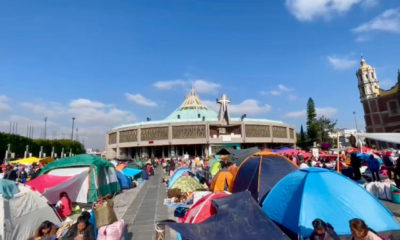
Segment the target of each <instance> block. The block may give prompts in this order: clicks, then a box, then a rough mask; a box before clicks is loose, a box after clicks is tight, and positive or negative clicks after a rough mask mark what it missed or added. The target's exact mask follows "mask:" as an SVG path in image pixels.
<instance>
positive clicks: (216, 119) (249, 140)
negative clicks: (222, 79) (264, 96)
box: [106, 89, 296, 159]
mask: <svg viewBox="0 0 400 240" xmlns="http://www.w3.org/2000/svg"><path fill="white" fill-rule="evenodd" d="M230 102H231V101H230V99H229V98H227V96H226V95H225V94H223V95H222V97H221V98H220V99H218V100H217V103H219V104H220V110H219V112H218V113H217V112H215V111H213V110H211V109H209V108H208V107H207V106H206V105H204V104H203V103H202V102H201V100H200V98H199V96H198V95H197V94H196V93H195V91H194V90H193V89H192V91H191V92H190V93H189V94H188V95H187V96H186V97H185V100H184V101H183V103H182V104H181V106H180V107H179V108H178V109H177V110H175V111H174V112H173V113H171V114H170V115H169V116H168V117H167V118H165V119H164V120H160V121H146V122H138V123H133V124H127V125H123V126H119V127H116V128H113V129H112V130H110V131H109V132H108V133H107V135H106V158H108V159H112V158H117V159H126V158H136V157H146V156H147V157H150V156H155V157H165V158H169V157H176V156H182V155H183V154H189V155H192V156H194V155H200V156H208V155H212V154H215V153H216V152H217V151H219V150H220V149H221V148H223V147H234V148H236V149H241V148H248V147H254V146H259V147H262V148H276V147H280V146H293V145H295V143H296V133H295V131H294V128H293V127H292V126H289V125H287V124H285V123H283V122H280V121H272V120H268V119H253V118H247V117H246V115H245V114H244V115H243V116H242V117H241V118H233V117H232V118H231V117H230V114H229V103H230Z"/></svg>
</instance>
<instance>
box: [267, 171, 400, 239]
mask: <svg viewBox="0 0 400 240" xmlns="http://www.w3.org/2000/svg"><path fill="white" fill-rule="evenodd" d="M262 206H263V207H262V208H263V211H264V212H265V213H266V214H267V215H268V217H269V218H271V219H272V220H274V221H276V222H277V223H279V224H281V225H282V226H284V227H285V228H287V229H288V230H290V231H291V232H293V233H294V234H297V235H298V236H299V237H300V238H306V237H309V236H310V234H311V233H312V231H313V227H312V221H313V220H314V219H316V218H320V219H322V220H324V221H325V222H328V223H330V224H331V225H332V226H334V228H335V231H336V233H337V234H338V235H349V234H350V229H349V220H351V219H353V218H360V219H363V220H364V221H365V222H366V223H367V225H368V226H369V227H370V228H372V229H373V230H375V231H377V232H382V231H393V230H400V227H399V225H398V223H397V222H396V221H395V219H394V217H393V215H392V213H391V212H390V211H389V210H388V209H387V208H386V207H385V206H383V205H382V204H381V202H379V200H377V199H376V198H375V197H374V196H372V195H371V194H370V193H369V192H367V191H366V190H365V189H363V188H362V187H360V186H359V185H357V183H355V182H353V181H352V180H350V179H349V178H347V177H345V176H343V175H340V174H338V173H336V172H333V171H330V170H327V169H323V168H308V169H302V170H298V171H295V172H292V173H290V174H289V175H287V176H286V177H284V178H283V179H282V180H281V181H280V182H279V183H278V184H276V186H275V187H274V188H273V189H272V190H271V192H270V193H269V194H268V195H267V197H266V198H265V201H264V202H263V205H262Z"/></svg>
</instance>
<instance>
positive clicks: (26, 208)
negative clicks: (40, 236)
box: [0, 179, 60, 240]
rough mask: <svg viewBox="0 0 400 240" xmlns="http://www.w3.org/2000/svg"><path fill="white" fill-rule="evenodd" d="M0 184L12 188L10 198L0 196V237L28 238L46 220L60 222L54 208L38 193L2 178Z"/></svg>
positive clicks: (12, 238)
mask: <svg viewBox="0 0 400 240" xmlns="http://www.w3.org/2000/svg"><path fill="white" fill-rule="evenodd" d="M0 185H8V187H10V186H13V188H14V189H13V190H12V192H13V195H12V196H11V198H10V199H6V198H5V197H4V195H1V196H0V209H2V210H1V211H0V239H2V240H14V239H28V238H29V237H31V236H33V235H34V233H35V231H36V229H37V228H38V227H39V225H40V224H41V223H42V222H43V221H46V220H48V221H51V222H53V223H54V224H56V225H59V224H60V219H59V218H58V217H57V215H56V213H55V212H54V210H53V209H52V208H51V207H50V206H49V205H48V204H47V200H46V199H45V198H44V197H43V196H41V195H40V194H39V193H36V192H34V191H32V190H30V189H29V188H27V187H25V186H23V185H21V184H18V185H17V184H16V183H15V182H11V181H8V180H4V179H1V180H0Z"/></svg>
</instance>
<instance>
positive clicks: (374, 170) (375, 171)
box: [368, 154, 381, 182]
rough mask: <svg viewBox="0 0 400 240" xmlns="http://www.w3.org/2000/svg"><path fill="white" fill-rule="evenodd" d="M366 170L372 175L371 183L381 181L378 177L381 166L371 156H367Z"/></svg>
mask: <svg viewBox="0 0 400 240" xmlns="http://www.w3.org/2000/svg"><path fill="white" fill-rule="evenodd" d="M368 168H369V170H370V171H371V174H372V181H374V182H375V181H378V182H380V181H381V178H380V177H379V169H380V168H381V164H380V163H379V161H378V159H376V158H375V157H374V155H373V154H371V155H370V156H369V162H368Z"/></svg>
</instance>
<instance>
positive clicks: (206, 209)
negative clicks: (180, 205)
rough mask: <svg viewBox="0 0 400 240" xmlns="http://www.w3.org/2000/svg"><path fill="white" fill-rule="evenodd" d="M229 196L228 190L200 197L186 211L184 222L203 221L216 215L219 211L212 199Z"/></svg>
mask: <svg viewBox="0 0 400 240" xmlns="http://www.w3.org/2000/svg"><path fill="white" fill-rule="evenodd" d="M226 196H229V193H227V192H218V193H209V194H207V195H205V196H204V197H202V198H200V199H199V200H198V201H197V202H196V203H195V204H193V206H192V207H190V209H189V210H188V211H187V212H186V214H185V217H184V219H183V222H184V223H192V224H194V223H201V222H204V221H205V220H207V219H208V218H210V217H211V216H213V215H215V213H216V212H217V211H216V209H215V207H214V206H213V205H212V200H215V199H219V198H224V197H226Z"/></svg>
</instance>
